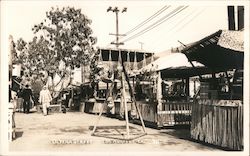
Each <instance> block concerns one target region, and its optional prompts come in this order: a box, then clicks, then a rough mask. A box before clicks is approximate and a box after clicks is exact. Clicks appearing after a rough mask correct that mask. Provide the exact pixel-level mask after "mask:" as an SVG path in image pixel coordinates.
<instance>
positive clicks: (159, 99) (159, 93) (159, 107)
mask: <svg viewBox="0 0 250 156" xmlns="http://www.w3.org/2000/svg"><path fill="white" fill-rule="evenodd" d="M157 74H158V76H157V85H156V86H157V89H156V90H157V95H156V98H157V102H158V104H157V112H159V111H162V85H161V83H162V79H161V72H160V71H159V72H158V73H157Z"/></svg>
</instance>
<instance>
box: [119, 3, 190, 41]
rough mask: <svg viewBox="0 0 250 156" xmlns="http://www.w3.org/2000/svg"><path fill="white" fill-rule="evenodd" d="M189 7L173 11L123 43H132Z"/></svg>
mask: <svg viewBox="0 0 250 156" xmlns="http://www.w3.org/2000/svg"><path fill="white" fill-rule="evenodd" d="M187 7H188V6H185V7H183V6H181V7H178V8H176V9H175V10H173V11H171V12H170V13H169V14H167V15H166V16H164V17H163V18H161V19H160V20H158V21H156V22H155V23H153V24H152V25H150V26H148V27H147V28H145V29H144V30H142V31H140V32H138V33H136V34H135V35H133V36H131V37H129V38H128V39H126V40H124V41H123V42H127V41H130V40H132V39H134V38H136V37H139V36H141V35H143V34H145V33H146V32H148V31H150V30H152V29H154V28H155V27H157V26H159V25H161V24H162V23H164V22H166V21H167V20H169V19H170V18H172V17H174V16H175V15H176V14H178V13H180V12H181V11H183V10H184V9H186V8H187Z"/></svg>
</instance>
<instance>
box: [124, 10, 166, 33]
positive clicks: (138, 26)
mask: <svg viewBox="0 0 250 156" xmlns="http://www.w3.org/2000/svg"><path fill="white" fill-rule="evenodd" d="M170 7H171V6H164V7H163V8H161V9H160V10H158V11H157V12H156V13H154V14H153V15H152V16H150V17H149V18H147V19H146V20H144V21H143V22H141V23H140V24H138V25H137V26H136V27H134V28H133V29H131V30H129V31H128V32H126V33H125V34H126V35H129V34H131V33H132V32H134V31H136V30H137V29H139V28H140V27H142V26H143V25H145V24H146V23H148V22H150V21H151V20H152V19H154V18H155V17H157V16H158V15H160V14H161V13H162V12H164V11H165V10H167V9H168V8H170Z"/></svg>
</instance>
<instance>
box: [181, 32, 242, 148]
mask: <svg viewBox="0 0 250 156" xmlns="http://www.w3.org/2000/svg"><path fill="white" fill-rule="evenodd" d="M243 33H244V32H243V31H221V30H220V31H217V32H216V33H214V34H212V35H210V36H208V37H206V38H204V39H202V40H200V41H198V42H196V43H194V44H193V45H191V46H189V47H187V48H185V49H184V50H183V53H184V54H185V55H186V56H187V57H188V58H189V60H192V61H198V62H201V63H203V64H204V65H206V66H207V67H209V68H210V69H211V70H212V71H213V73H212V74H211V76H210V78H205V79H202V81H201V86H200V93H199V96H198V98H197V100H195V101H194V104H193V107H192V122H191V137H192V138H193V139H195V140H198V141H202V142H206V143H210V144H213V145H217V146H220V147H224V148H228V149H232V150H242V149H243V71H244V70H243V69H244V68H243V64H244V48H243V45H244V42H243ZM216 70H220V71H223V72H221V73H220V74H216V73H215V72H214V71H216Z"/></svg>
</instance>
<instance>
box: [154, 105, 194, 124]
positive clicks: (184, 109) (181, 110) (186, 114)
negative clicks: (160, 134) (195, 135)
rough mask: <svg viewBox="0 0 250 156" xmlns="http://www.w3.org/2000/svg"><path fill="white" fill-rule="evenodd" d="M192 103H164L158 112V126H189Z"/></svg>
mask: <svg viewBox="0 0 250 156" xmlns="http://www.w3.org/2000/svg"><path fill="white" fill-rule="evenodd" d="M191 109H192V102H166V103H163V104H162V111H158V112H157V114H158V124H160V125H162V126H173V125H190V122H191Z"/></svg>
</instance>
